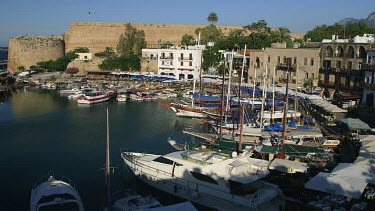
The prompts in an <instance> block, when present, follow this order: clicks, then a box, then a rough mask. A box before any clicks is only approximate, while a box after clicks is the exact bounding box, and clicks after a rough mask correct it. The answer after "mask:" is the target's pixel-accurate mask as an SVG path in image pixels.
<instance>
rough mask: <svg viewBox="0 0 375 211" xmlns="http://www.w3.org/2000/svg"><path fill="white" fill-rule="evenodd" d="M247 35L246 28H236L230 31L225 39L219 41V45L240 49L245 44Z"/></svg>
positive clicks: (225, 48)
mask: <svg viewBox="0 0 375 211" xmlns="http://www.w3.org/2000/svg"><path fill="white" fill-rule="evenodd" d="M245 44H246V37H245V36H244V30H241V29H236V30H232V31H230V32H229V34H228V36H227V37H225V40H223V41H222V42H218V43H217V46H220V47H221V49H224V50H232V49H233V50H235V51H236V50H238V49H240V48H241V47H243V46H245Z"/></svg>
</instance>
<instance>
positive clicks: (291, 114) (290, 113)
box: [257, 110, 301, 120]
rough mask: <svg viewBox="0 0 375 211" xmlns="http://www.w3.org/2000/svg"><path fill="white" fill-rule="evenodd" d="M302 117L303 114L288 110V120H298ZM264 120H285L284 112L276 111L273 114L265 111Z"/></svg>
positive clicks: (259, 114) (259, 115)
mask: <svg viewBox="0 0 375 211" xmlns="http://www.w3.org/2000/svg"><path fill="white" fill-rule="evenodd" d="M257 117H259V118H260V117H261V112H259V113H258V115H257ZM296 117H301V112H296V111H294V110H288V111H287V113H286V118H296ZM262 118H263V119H268V120H269V119H282V118H284V111H275V112H274V113H272V111H264V113H263V117H262Z"/></svg>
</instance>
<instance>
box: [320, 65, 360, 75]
mask: <svg viewBox="0 0 375 211" xmlns="http://www.w3.org/2000/svg"><path fill="white" fill-rule="evenodd" d="M363 72H364V71H363V70H356V69H343V68H333V67H329V68H320V69H319V73H322V74H328V75H337V76H360V77H361V76H363Z"/></svg>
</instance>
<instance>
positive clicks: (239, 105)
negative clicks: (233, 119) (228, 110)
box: [237, 45, 246, 129]
mask: <svg viewBox="0 0 375 211" xmlns="http://www.w3.org/2000/svg"><path fill="white" fill-rule="evenodd" d="M245 62H246V45H245V50H244V51H243V59H242V69H241V77H240V81H239V82H238V109H237V111H238V115H237V118H238V119H239V118H240V112H239V110H240V107H241V82H242V77H243V71H244V69H245ZM237 123H238V120H237ZM237 129H238V124H237Z"/></svg>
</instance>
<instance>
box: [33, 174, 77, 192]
mask: <svg viewBox="0 0 375 211" xmlns="http://www.w3.org/2000/svg"><path fill="white" fill-rule="evenodd" d="M51 177H53V178H54V179H55V180H60V181H63V182H65V183H68V184H69V185H70V186H72V187H73V188H74V189H75V190H76V191H77V192H78V189H77V186H76V185H75V184H74V183H73V181H72V180H71V179H69V178H68V177H65V176H59V177H56V176H55V175H54V174H53V173H51V172H50V173H49V174H48V175H46V176H42V177H40V178H39V179H38V180H37V181H36V182H34V184H33V186H32V189H35V188H36V187H38V186H39V185H41V184H42V183H44V182H47V181H48V179H49V178H51Z"/></svg>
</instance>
